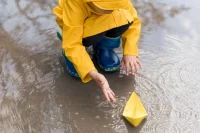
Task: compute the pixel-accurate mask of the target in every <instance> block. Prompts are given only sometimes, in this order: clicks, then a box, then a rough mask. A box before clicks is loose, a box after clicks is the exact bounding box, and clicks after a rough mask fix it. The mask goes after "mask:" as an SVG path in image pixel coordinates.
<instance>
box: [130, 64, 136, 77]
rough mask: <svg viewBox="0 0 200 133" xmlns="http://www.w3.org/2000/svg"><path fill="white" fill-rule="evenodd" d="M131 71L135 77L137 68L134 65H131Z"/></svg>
mask: <svg viewBox="0 0 200 133" xmlns="http://www.w3.org/2000/svg"><path fill="white" fill-rule="evenodd" d="M131 71H132V75H134V73H135V66H134V64H133V63H131Z"/></svg>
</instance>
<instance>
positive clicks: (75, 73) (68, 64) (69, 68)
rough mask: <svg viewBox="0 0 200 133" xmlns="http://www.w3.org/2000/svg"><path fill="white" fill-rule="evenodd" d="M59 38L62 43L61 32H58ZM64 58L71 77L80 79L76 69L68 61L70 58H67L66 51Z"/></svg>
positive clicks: (63, 54) (63, 53)
mask: <svg viewBox="0 0 200 133" xmlns="http://www.w3.org/2000/svg"><path fill="white" fill-rule="evenodd" d="M57 37H58V38H59V40H60V41H62V36H61V34H60V33H59V32H57ZM62 57H63V59H64V61H65V66H66V68H67V71H68V72H69V74H70V75H72V76H74V77H76V78H80V77H79V75H78V73H77V71H76V69H75V68H74V65H73V64H72V63H71V62H70V61H69V60H68V58H67V57H66V56H65V52H64V50H62Z"/></svg>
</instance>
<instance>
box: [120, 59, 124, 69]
mask: <svg viewBox="0 0 200 133" xmlns="http://www.w3.org/2000/svg"><path fill="white" fill-rule="evenodd" d="M120 69H121V70H122V69H124V61H123V60H122V64H121V67H120Z"/></svg>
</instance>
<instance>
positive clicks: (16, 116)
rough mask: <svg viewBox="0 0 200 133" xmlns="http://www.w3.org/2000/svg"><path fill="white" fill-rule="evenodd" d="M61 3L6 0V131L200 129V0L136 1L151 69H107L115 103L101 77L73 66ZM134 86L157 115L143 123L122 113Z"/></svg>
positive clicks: (158, 132) (1, 64)
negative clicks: (62, 35) (86, 79)
mask: <svg viewBox="0 0 200 133" xmlns="http://www.w3.org/2000/svg"><path fill="white" fill-rule="evenodd" d="M56 4H57V1H56V0H29V1H28V0H1V1H0V16H1V17H0V133H199V132H200V46H199V44H200V26H199V23H200V19H199V17H200V12H199V9H200V8H199V6H200V1H199V0H190V1H188V0H176V1H175V0H159V1H158V0H144V1H139V0H134V1H133V4H134V6H135V7H136V8H137V9H138V14H139V16H140V18H141V20H142V23H143V27H142V32H141V39H140V42H139V51H140V52H139V53H140V57H139V58H140V60H141V62H142V63H143V66H144V68H143V70H141V71H140V75H137V76H135V77H132V76H129V77H126V76H123V75H120V73H119V72H116V73H113V74H105V76H106V77H107V78H108V81H109V83H110V86H111V88H112V89H113V90H114V92H115V93H116V97H117V104H110V103H107V102H106V101H105V99H104V97H103V95H102V93H101V91H100V89H99V88H98V86H97V85H96V84H95V83H94V82H90V83H88V84H83V83H81V82H80V80H77V79H74V78H73V77H71V76H69V75H68V73H67V72H66V70H65V66H64V64H63V61H62V58H61V45H60V42H59V40H58V39H57V38H56V35H55V33H56V31H58V30H59V28H58V26H57V25H56V23H55V16H54V15H53V14H52V8H53V7H54V6H55V5H56ZM118 54H119V55H120V57H121V51H120V50H118ZM121 76H123V77H121ZM133 91H136V92H137V93H138V95H139V96H140V98H141V100H142V102H143V103H144V106H145V108H146V110H147V112H148V114H149V115H148V118H147V119H146V120H145V121H144V122H143V123H142V124H141V125H140V126H139V127H137V128H134V127H132V126H131V125H130V124H129V123H128V122H127V121H126V120H124V119H123V117H122V112H123V109H124V106H125V104H126V102H127V100H128V98H129V96H130V94H131V93H132V92H133Z"/></svg>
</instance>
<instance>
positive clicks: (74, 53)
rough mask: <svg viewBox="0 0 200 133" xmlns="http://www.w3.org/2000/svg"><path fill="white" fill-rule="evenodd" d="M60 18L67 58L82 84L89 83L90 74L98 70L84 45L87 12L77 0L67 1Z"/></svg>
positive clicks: (63, 45)
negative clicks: (84, 26)
mask: <svg viewBox="0 0 200 133" xmlns="http://www.w3.org/2000/svg"><path fill="white" fill-rule="evenodd" d="M57 8H59V6H58V7H57ZM55 10H56V9H55ZM57 16H59V15H57ZM60 17H62V18H61V19H62V20H63V24H60V19H59V18H57V23H58V25H59V26H60V27H61V28H62V36H63V41H62V48H63V50H64V52H65V54H66V56H67V58H68V59H69V60H70V61H71V62H72V63H73V65H74V67H75V69H76V71H77V73H78V74H79V76H80V78H81V80H82V82H84V83H86V82H89V81H90V80H91V78H90V77H89V76H88V73H89V72H90V71H92V70H96V68H95V67H94V64H93V62H92V60H91V59H90V57H89V55H88V53H87V52H86V49H85V47H84V46H83V45H82V37H83V24H84V21H85V18H86V12H85V10H84V8H83V7H82V5H81V4H80V3H78V2H77V1H76V0H66V1H65V3H63V8H62V15H60Z"/></svg>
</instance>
